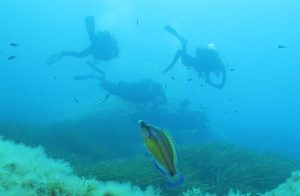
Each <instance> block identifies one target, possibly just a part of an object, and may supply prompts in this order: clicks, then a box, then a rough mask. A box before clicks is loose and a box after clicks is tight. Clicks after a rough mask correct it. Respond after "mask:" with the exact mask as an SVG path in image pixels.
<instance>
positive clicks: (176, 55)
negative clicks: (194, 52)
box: [163, 50, 182, 73]
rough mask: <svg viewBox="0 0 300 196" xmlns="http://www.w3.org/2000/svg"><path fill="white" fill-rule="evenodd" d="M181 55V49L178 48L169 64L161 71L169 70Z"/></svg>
mask: <svg viewBox="0 0 300 196" xmlns="http://www.w3.org/2000/svg"><path fill="white" fill-rule="evenodd" d="M181 56H182V50H178V51H177V52H176V54H175V56H174V58H173V60H172V62H171V64H170V65H169V66H168V67H167V68H165V69H164V71H163V73H167V72H168V71H170V70H171V69H172V68H173V67H174V65H175V63H176V62H177V61H178V59H179V58H180V57H181Z"/></svg>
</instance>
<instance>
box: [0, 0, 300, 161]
mask: <svg viewBox="0 0 300 196" xmlns="http://www.w3.org/2000/svg"><path fill="white" fill-rule="evenodd" d="M299 9H300V1H298V0H286V1H280V0H273V1H270V0H265V1H259V0H245V1H240V0H229V1H223V0H212V1H205V0H185V1H179V0H164V1H161V0H152V1H138V0H128V1H120V0H119V1H117V0H100V1H99V0H98V1H96V0H90V1H73V0H64V1H60V0H39V1H34V0H27V1H20V0H2V1H1V2H0V25H1V31H0V51H1V52H0V75H1V76H0V108H1V109H0V120H1V121H12V122H22V123H32V124H37V125H40V124H51V123H52V122H55V121H59V120H61V119H68V118H71V117H74V116H77V115H79V116H80V114H81V113H83V112H84V113H88V111H89V110H90V111H94V110H101V105H100V106H95V103H96V102H97V101H98V100H99V99H100V100H101V99H102V98H103V97H104V96H105V94H106V93H105V92H104V90H103V89H101V88H100V87H99V85H98V83H97V82H95V81H84V82H81V81H75V80H73V77H74V76H75V75H80V74H83V75H84V74H91V73H93V70H91V69H90V68H89V67H88V66H87V64H86V61H87V60H91V57H88V58H83V59H76V58H67V57H66V58H64V59H62V60H61V61H60V62H58V63H57V64H54V65H51V66H48V65H47V64H46V58H47V57H48V56H49V55H51V54H53V53H56V52H58V51H60V50H75V51H80V50H82V49H84V48H86V47H87V46H88V45H89V40H88V36H87V33H86V29H85V27H84V18H85V17H86V16H94V17H95V20H96V30H108V31H110V32H111V33H112V34H113V35H114V36H115V38H116V39H117V40H118V43H119V48H120V54H119V58H117V59H113V60H111V61H108V62H101V63H100V64H98V65H97V67H99V68H101V69H102V70H103V71H105V73H106V78H107V79H108V80H109V81H111V82H118V81H121V80H122V81H136V80H138V79H142V78H149V79H152V80H154V81H156V82H158V83H159V84H161V85H162V86H164V85H165V84H167V88H164V91H165V93H166V95H167V98H168V104H169V107H171V108H172V107H173V108H176V107H177V106H178V105H179V104H180V103H181V101H182V100H184V99H188V100H189V101H190V103H191V105H190V106H189V107H190V109H193V110H201V111H204V112H205V113H206V114H207V115H208V118H209V125H210V127H211V129H213V130H214V131H215V136H216V137H217V138H219V139H221V140H226V141H229V142H232V143H235V144H240V145H245V146H248V147H251V148H256V149H260V150H263V151H268V152H275V153H279V154H283V155H287V156H292V157H295V158H300V152H299V149H300V146H299V142H300V132H299V131H300V125H299V123H298V121H299V116H300V102H299V100H300V88H299V84H300V79H299V76H300V68H299V65H300V58H299V55H300V50H299V45H300V37H299V35H300V26H299V25H298V23H299V20H300V14H299ZM167 24H169V25H172V26H173V27H174V28H175V29H176V30H177V31H178V32H180V34H182V35H183V36H184V37H185V38H187V39H188V41H189V44H188V49H187V50H188V52H189V53H190V54H192V55H194V53H195V49H196V48H197V47H199V46H201V47H206V45H207V44H208V43H210V42H213V43H214V44H215V45H216V49H217V51H218V52H219V54H220V56H222V57H223V58H224V59H225V61H226V70H227V75H228V77H227V81H226V84H225V86H224V88H223V89H221V90H219V89H215V88H213V87H211V86H209V85H204V86H203V87H201V84H205V82H204V80H203V79H202V78H198V77H197V74H196V73H195V71H193V70H187V69H185V68H184V66H182V64H181V62H177V63H176V65H175V67H174V69H172V70H171V71H170V72H169V73H167V74H166V75H162V74H161V71H162V70H163V69H164V68H165V67H166V66H167V65H168V64H169V63H170V62H171V60H172V58H173V55H174V54H175V52H176V50H177V49H179V48H180V43H179V42H178V41H177V40H176V39H175V38H174V37H173V36H171V35H170V34H168V33H167V32H165V31H164V29H163V27H164V26H165V25H167ZM12 42H14V43H17V44H18V46H17V47H12V46H10V43H12ZM279 45H283V46H285V48H278V46H279ZM12 55H16V56H17V57H16V58H15V59H13V60H8V59H7V58H8V57H9V56H12ZM230 69H234V71H230ZM172 76H173V77H174V78H175V80H173V79H171V77H172ZM188 78H192V79H193V80H192V81H190V82H187V79H188ZM74 98H76V99H77V100H78V103H77V102H76V101H74ZM109 101H110V100H109ZM110 103H112V104H111V105H114V104H113V102H110ZM114 107H116V110H117V109H120V108H118V106H114ZM122 108H123V106H122ZM199 134H201V131H200V133H199ZM185 141H186V143H188V140H185Z"/></svg>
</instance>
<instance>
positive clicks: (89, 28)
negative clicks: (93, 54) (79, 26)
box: [84, 16, 95, 41]
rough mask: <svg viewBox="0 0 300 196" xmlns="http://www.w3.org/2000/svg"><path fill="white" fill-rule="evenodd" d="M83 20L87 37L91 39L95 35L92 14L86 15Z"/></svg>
mask: <svg viewBox="0 0 300 196" xmlns="http://www.w3.org/2000/svg"><path fill="white" fill-rule="evenodd" d="M84 22H85V27H86V30H87V32H88V34H89V38H90V40H91V41H92V40H93V38H94V36H95V19H94V17H93V16H87V17H85V19H84Z"/></svg>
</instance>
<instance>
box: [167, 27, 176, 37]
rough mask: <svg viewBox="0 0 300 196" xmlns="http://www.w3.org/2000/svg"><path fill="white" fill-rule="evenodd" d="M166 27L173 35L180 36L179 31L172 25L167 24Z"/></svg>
mask: <svg viewBox="0 0 300 196" xmlns="http://www.w3.org/2000/svg"><path fill="white" fill-rule="evenodd" d="M164 29H165V30H166V31H167V32H169V33H171V34H172V35H174V36H175V37H178V36H179V35H178V33H177V31H176V30H175V29H174V28H173V27H171V26H170V25H166V26H165V27H164Z"/></svg>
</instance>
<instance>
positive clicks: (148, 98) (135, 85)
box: [74, 70, 167, 109]
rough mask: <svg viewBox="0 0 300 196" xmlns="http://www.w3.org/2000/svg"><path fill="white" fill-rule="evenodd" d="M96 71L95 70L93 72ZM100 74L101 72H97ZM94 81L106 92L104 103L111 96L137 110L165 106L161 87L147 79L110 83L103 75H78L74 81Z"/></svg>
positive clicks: (164, 96) (165, 101) (165, 99)
mask: <svg viewBox="0 0 300 196" xmlns="http://www.w3.org/2000/svg"><path fill="white" fill-rule="evenodd" d="M95 71H96V70H95ZM99 73H100V74H101V72H99ZM86 79H96V80H98V81H99V85H100V87H101V88H102V89H103V90H104V91H106V92H107V94H106V96H105V98H104V100H103V101H102V102H101V103H100V104H102V103H104V102H106V101H107V100H108V99H109V98H110V96H111V95H114V96H117V97H119V98H120V99H121V100H123V101H124V102H125V103H134V104H135V106H136V107H137V108H139V109H141V108H147V107H148V106H150V107H152V108H155V107H157V106H159V105H166V104H167V98H166V95H165V93H164V90H163V87H162V86H161V85H160V84H159V83H156V82H154V81H153V80H149V79H140V80H138V81H135V82H127V81H119V82H118V83H112V82H109V81H108V80H106V79H105V75H102V76H100V77H99V76H95V75H86V76H82V75H78V76H75V77H74V80H86Z"/></svg>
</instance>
